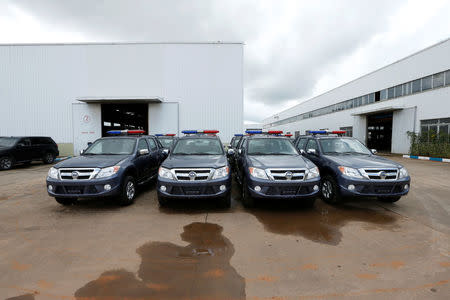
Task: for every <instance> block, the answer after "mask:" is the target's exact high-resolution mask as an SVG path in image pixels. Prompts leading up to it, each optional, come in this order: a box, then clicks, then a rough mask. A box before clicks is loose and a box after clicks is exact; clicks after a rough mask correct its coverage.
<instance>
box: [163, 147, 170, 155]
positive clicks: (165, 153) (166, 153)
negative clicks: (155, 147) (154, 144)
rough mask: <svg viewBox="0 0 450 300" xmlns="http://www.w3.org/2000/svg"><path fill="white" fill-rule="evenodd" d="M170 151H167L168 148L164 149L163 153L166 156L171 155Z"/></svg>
mask: <svg viewBox="0 0 450 300" xmlns="http://www.w3.org/2000/svg"><path fill="white" fill-rule="evenodd" d="M169 152H170V151H169V149H167V148H164V149H162V153H163V154H164V155H169Z"/></svg>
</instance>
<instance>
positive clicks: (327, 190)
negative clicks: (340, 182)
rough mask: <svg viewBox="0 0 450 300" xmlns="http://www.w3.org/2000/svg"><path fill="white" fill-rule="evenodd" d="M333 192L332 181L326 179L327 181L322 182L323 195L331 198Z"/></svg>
mask: <svg viewBox="0 0 450 300" xmlns="http://www.w3.org/2000/svg"><path fill="white" fill-rule="evenodd" d="M332 194H333V186H332V185H331V182H329V181H328V180H326V181H325V182H324V183H323V184H322V195H323V196H324V197H325V198H327V199H330V198H331V195H332Z"/></svg>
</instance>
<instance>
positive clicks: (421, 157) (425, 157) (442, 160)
mask: <svg viewBox="0 0 450 300" xmlns="http://www.w3.org/2000/svg"><path fill="white" fill-rule="evenodd" d="M403 158H412V159H420V160H432V161H439V162H450V158H440V157H428V156H418V155H403Z"/></svg>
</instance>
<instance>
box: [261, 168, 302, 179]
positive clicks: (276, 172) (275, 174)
mask: <svg viewBox="0 0 450 300" xmlns="http://www.w3.org/2000/svg"><path fill="white" fill-rule="evenodd" d="M266 173H267V175H268V176H269V178H270V179H272V180H280V181H287V180H304V179H305V173H306V169H267V170H266Z"/></svg>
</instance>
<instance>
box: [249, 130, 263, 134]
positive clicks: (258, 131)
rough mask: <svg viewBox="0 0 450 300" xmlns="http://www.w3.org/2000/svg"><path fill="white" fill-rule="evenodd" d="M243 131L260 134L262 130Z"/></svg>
mask: <svg viewBox="0 0 450 300" xmlns="http://www.w3.org/2000/svg"><path fill="white" fill-rule="evenodd" d="M245 133H247V134H261V133H263V132H262V130H246V131H245Z"/></svg>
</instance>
